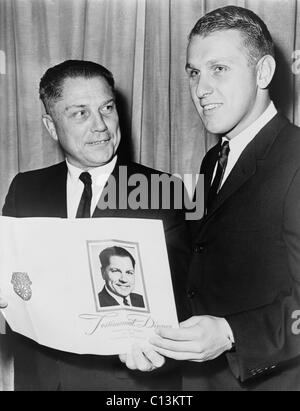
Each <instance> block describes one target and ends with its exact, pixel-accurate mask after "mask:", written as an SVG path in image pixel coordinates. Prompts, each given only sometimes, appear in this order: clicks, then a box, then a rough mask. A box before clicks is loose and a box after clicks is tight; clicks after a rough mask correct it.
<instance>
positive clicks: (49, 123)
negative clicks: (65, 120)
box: [42, 114, 58, 141]
mask: <svg viewBox="0 0 300 411" xmlns="http://www.w3.org/2000/svg"><path fill="white" fill-rule="evenodd" d="M42 120H43V123H44V126H45V127H46V129H47V130H48V133H49V134H50V136H51V137H52V138H53V140H55V141H58V137H57V133H56V128H55V124H54V121H53V119H52V117H51V116H50V115H49V114H43V116H42Z"/></svg>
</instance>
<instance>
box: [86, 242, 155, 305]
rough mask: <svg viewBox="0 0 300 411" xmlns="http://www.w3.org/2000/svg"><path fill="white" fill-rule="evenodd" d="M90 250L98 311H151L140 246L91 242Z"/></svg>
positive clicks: (89, 243) (89, 244) (123, 243)
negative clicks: (145, 285)
mask: <svg viewBox="0 0 300 411" xmlns="http://www.w3.org/2000/svg"><path fill="white" fill-rule="evenodd" d="M88 251H89V259H90V269H91V278H92V284H93V290H94V295H95V303H96V311H102V310H103V309H106V310H109V311H111V310H116V309H119V310H120V309H122V310H124V309H125V310H134V311H146V312H149V308H148V306H147V305H146V302H147V298H146V290H145V287H144V284H145V283H144V278H143V269H142V263H141V261H140V254H139V251H138V244H130V243H125V242H121V241H117V240H114V241H113V240H111V241H105V240H101V241H89V242H88Z"/></svg>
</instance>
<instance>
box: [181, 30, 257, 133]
mask: <svg viewBox="0 0 300 411" xmlns="http://www.w3.org/2000/svg"><path fill="white" fill-rule="evenodd" d="M186 71H187V73H188V75H189V81H190V90H191V95H192V99H193V102H194V104H195V106H196V109H197V111H198V113H199V115H200V117H201V120H202V121H203V123H204V125H205V127H206V129H207V130H208V131H209V132H211V133H215V134H227V136H228V137H229V138H233V137H235V136H236V135H237V134H239V133H240V132H241V131H243V130H244V129H245V128H247V127H248V126H249V125H250V124H251V123H252V122H253V121H254V120H255V119H256V118H255V115H256V111H257V106H258V100H257V92H258V86H257V81H256V74H257V73H256V66H255V65H250V62H249V56H248V54H247V49H245V46H244V44H243V38H242V35H241V33H240V32H239V31H238V30H223V31H218V32H214V33H212V34H209V35H208V36H207V37H202V36H197V35H196V36H193V37H192V39H191V41H190V43H189V46H188V50H187V63H186Z"/></svg>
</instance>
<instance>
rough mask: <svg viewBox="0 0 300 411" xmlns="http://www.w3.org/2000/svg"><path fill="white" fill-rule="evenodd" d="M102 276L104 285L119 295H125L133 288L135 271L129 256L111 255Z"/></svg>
mask: <svg viewBox="0 0 300 411" xmlns="http://www.w3.org/2000/svg"><path fill="white" fill-rule="evenodd" d="M102 277H103V279H104V281H105V283H106V287H107V288H108V289H109V290H110V291H111V292H112V293H114V294H116V295H118V296H119V297H127V296H128V295H129V294H131V292H132V291H133V289H134V285H135V271H134V268H133V265H132V261H131V259H130V258H129V257H120V256H117V255H114V256H111V257H110V259H109V265H108V266H107V267H105V268H104V269H102Z"/></svg>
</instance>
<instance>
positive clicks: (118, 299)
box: [105, 284, 131, 305]
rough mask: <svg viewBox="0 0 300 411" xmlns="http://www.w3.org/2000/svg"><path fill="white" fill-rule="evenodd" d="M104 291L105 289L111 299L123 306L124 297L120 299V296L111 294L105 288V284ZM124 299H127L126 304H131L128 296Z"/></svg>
mask: <svg viewBox="0 0 300 411" xmlns="http://www.w3.org/2000/svg"><path fill="white" fill-rule="evenodd" d="M105 289H106V291H107V292H108V294H109V295H110V296H111V297H113V298H114V299H115V300H116V301H117V302H118V303H119V304H120V305H124V297H121V296H119V295H116V294H114V293H112V292H111V291H110V290H109V289H108V287H107V286H106V284H105ZM126 299H127V301H128V303H129V304H131V301H130V296H129V295H128V296H127V297H126Z"/></svg>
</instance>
